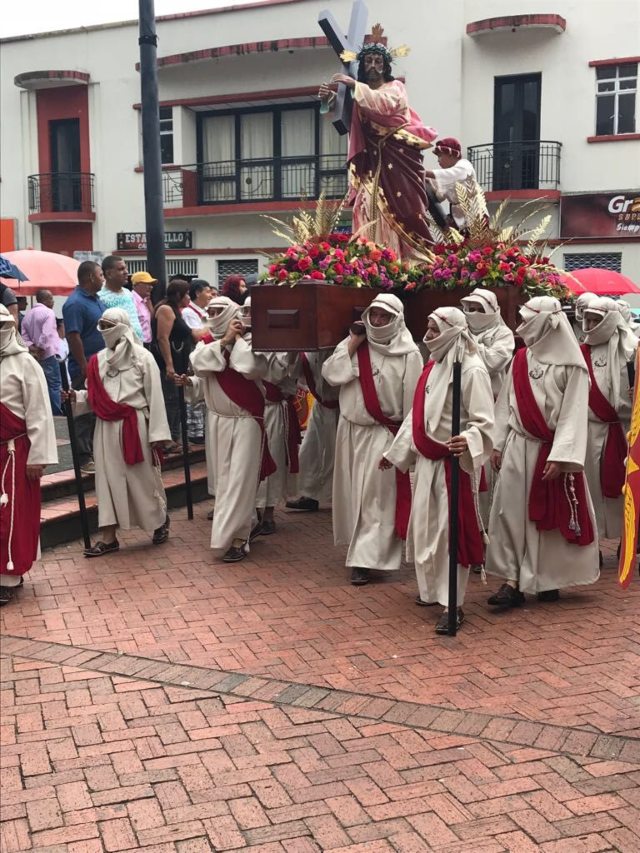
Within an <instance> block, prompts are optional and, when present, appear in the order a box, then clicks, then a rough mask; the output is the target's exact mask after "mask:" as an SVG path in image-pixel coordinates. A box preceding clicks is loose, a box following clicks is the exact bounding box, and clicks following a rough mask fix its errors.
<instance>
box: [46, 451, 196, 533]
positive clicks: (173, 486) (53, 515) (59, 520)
mask: <svg viewBox="0 0 640 853" xmlns="http://www.w3.org/2000/svg"><path fill="white" fill-rule="evenodd" d="M194 456H199V457H200V459H196V458H194ZM203 457H204V452H203V451H200V450H198V451H197V453H196V454H192V455H191V456H190V470H191V485H192V493H193V501H194V503H197V502H199V501H203V500H206V499H207V498H208V497H209V494H208V492H207V466H206V462H205V461H204V458H203ZM176 461H177V466H176V465H175V462H176ZM169 464H170V465H171V467H169V468H167V467H165V465H163V469H162V481H163V483H164V487H165V490H166V492H167V503H168V505H169V508H170V509H176V508H177V507H181V506H185V505H186V502H187V496H186V489H185V482H184V469H183V467H182V457H180V456H178V457H173V458H172V459H171V461H170V463H169ZM61 475H65V476H61ZM49 477H50V478H51V480H50V482H49V483H47V484H46V485H45V484H43V501H42V509H41V513H40V519H41V523H40V542H41V545H42V548H53V547H54V546H56V545H60V544H62V543H63V542H71V541H73V540H75V539H79V538H80V537H81V536H82V527H81V525H80V510H79V508H78V498H77V493H76V485H75V478H74V477H73V472H69V471H61V472H58V473H57V474H51V475H49ZM43 480H44V477H43ZM83 485H84V488H85V503H86V506H87V515H88V518H89V529H90V530H91V531H92V532H95V531H96V530H97V529H98V501H97V497H96V493H95V490H94V488H93V477H83ZM47 487H49V490H48V491H45V489H46V488H47ZM57 491H61V492H62V493H61V494H57V493H56V492H57ZM45 494H46V499H45Z"/></svg>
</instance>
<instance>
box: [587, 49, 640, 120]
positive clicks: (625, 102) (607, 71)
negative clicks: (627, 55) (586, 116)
mask: <svg viewBox="0 0 640 853" xmlns="http://www.w3.org/2000/svg"><path fill="white" fill-rule="evenodd" d="M637 92H638V63H637V62H625V63H621V64H620V65H601V66H599V67H597V68H596V136H617V135H619V134H623V133H635V132H636V96H637Z"/></svg>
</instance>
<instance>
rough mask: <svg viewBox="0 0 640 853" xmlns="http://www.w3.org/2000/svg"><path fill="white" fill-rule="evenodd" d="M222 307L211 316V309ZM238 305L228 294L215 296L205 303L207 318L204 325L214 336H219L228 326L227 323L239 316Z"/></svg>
mask: <svg viewBox="0 0 640 853" xmlns="http://www.w3.org/2000/svg"><path fill="white" fill-rule="evenodd" d="M215 309H222V310H221V311H220V313H219V314H217V315H216V316H211V313H210V312H211V311H213V310H215ZM239 312H240V306H239V305H238V304H237V302H234V301H233V300H232V299H229V297H228V296H216V297H214V298H213V299H212V300H211V302H210V303H209V304H208V305H207V314H208V315H209V319H208V320H207V321H206V322H205V326H206V327H207V328H208V329H210V330H211V334H212V335H213V337H214V338H221V337H222V336H223V335H224V333H225V332H226V331H227V329H228V328H229V323H230V322H231V321H232V320H235V318H236V317H238V316H239Z"/></svg>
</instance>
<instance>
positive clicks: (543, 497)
mask: <svg viewBox="0 0 640 853" xmlns="http://www.w3.org/2000/svg"><path fill="white" fill-rule="evenodd" d="M512 375H513V388H514V391H515V395H516V401H517V403H518V411H519V413H520V420H521V422H522V426H523V427H524V428H525V430H526V431H527V432H528V433H529V434H530V435H532V436H533V437H534V438H535V439H537V440H538V441H539V442H540V450H539V451H538V459H537V461H536V467H535V470H534V472H533V481H532V483H531V491H530V492H529V519H530V520H531V521H533V522H534V523H535V525H536V528H537V529H538V530H559V531H560V533H561V534H562V536H563V537H564V538H565V539H566V540H567V542H569V543H570V544H572V545H581V546H584V545H590V544H591V543H592V542H593V540H594V533H593V525H592V523H591V517H590V515H589V507H588V505H587V490H586V486H585V480H584V474H583V473H582V472H578V473H575V474H573V486H574V489H575V497H576V500H577V506H576V518H575V519H574V520H575V521H577V525H578V529H572V527H571V526H570V525H571V521H572V505H571V500H570V495H568V494H567V489H568V486H569V484H568V483H567V478H568V477H569V476H571V475H569V474H564V475H561V476H560V477H558V478H557V479H556V480H543V479H542V475H543V472H544V466H545V465H546V464H547V459H548V458H549V453H551V447H552V445H553V438H554V435H555V433H554V432H553V431H552V430H550V429H549V426H548V424H547V422H546V420H545V419H544V416H543V414H542V412H541V411H540V408H539V406H538V404H537V402H536V398H535V397H534V394H533V389H532V387H531V383H530V382H529V367H528V363H527V351H526V349H522V350H518V352H517V353H516V354H515V356H514V359H513V367H512Z"/></svg>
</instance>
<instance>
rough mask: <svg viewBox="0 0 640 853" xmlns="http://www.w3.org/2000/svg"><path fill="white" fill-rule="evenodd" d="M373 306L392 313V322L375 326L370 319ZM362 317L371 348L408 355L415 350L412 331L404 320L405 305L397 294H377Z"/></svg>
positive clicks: (390, 353) (381, 351)
mask: <svg viewBox="0 0 640 853" xmlns="http://www.w3.org/2000/svg"><path fill="white" fill-rule="evenodd" d="M372 308H380V309H381V310H382V311H386V312H387V314H391V317H392V319H391V322H390V323H388V324H387V325H386V326H373V325H372V324H371V320H370V319H369V317H370V314H371V309H372ZM362 319H363V321H364V325H365V328H366V330H367V341H368V343H369V346H370V347H371V349H373V350H375V351H376V352H379V353H381V354H382V355H406V354H407V353H409V352H414V351H415V343H414V341H413V338H412V336H411V332H410V331H409V330H408V329H407V327H406V325H405V322H404V305H403V304H402V302H401V301H400V300H399V299H398V297H397V296H393V294H391V293H382V294H380V296H376V298H375V299H374V300H373V302H372V303H371V304H370V305H369V307H368V308H367V309H366V310H365V311H363V312H362Z"/></svg>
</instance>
